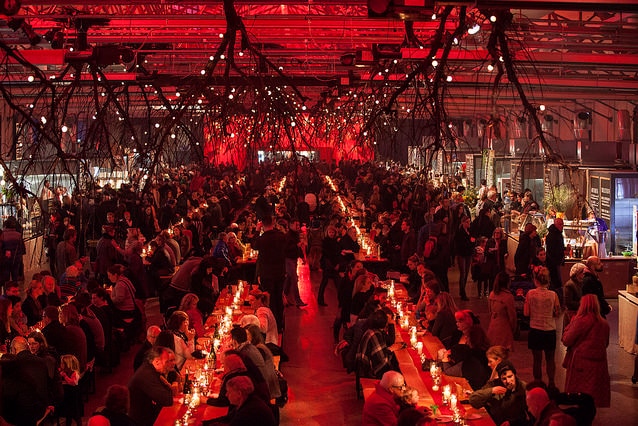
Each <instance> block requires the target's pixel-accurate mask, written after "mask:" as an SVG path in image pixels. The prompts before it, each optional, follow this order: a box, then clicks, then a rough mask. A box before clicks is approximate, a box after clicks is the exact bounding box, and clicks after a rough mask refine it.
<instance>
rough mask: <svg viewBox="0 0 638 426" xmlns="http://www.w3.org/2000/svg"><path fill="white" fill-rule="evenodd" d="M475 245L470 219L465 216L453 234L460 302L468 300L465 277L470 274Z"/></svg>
mask: <svg viewBox="0 0 638 426" xmlns="http://www.w3.org/2000/svg"><path fill="white" fill-rule="evenodd" d="M475 243H476V239H475V238H474V237H473V236H472V235H471V234H470V218H469V217H467V216H466V217H464V218H463V219H461V226H460V227H459V229H458V230H457V231H456V233H455V234H454V244H453V246H454V254H455V255H456V264H457V266H458V267H459V292H460V296H461V300H468V298H467V294H466V292H465V285H466V284H467V276H468V274H469V272H470V264H471V262H472V254H473V253H474V245H475Z"/></svg>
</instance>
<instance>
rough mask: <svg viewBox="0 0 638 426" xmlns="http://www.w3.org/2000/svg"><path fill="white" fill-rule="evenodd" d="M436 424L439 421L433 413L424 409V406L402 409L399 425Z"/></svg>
mask: <svg viewBox="0 0 638 426" xmlns="http://www.w3.org/2000/svg"><path fill="white" fill-rule="evenodd" d="M413 425H417V426H436V425H437V422H436V420H434V419H433V418H432V415H430V414H427V409H426V412H424V411H423V408H417V407H409V408H405V409H403V410H401V412H400V413H399V419H398V423H397V426H413Z"/></svg>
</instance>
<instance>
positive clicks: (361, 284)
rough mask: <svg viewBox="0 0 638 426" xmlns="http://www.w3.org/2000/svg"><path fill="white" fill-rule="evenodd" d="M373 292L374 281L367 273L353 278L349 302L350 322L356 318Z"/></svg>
mask: <svg viewBox="0 0 638 426" xmlns="http://www.w3.org/2000/svg"><path fill="white" fill-rule="evenodd" d="M373 293H374V283H373V280H372V277H371V276H370V275H369V274H364V275H360V276H359V277H357V279H356V280H354V287H353V288H352V302H351V304H350V323H354V322H355V321H356V320H357V316H358V315H359V312H361V310H362V309H363V307H364V306H365V304H366V303H367V302H368V300H370V298H371V297H372V294H373Z"/></svg>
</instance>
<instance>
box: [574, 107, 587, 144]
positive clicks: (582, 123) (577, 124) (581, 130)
mask: <svg viewBox="0 0 638 426" xmlns="http://www.w3.org/2000/svg"><path fill="white" fill-rule="evenodd" d="M590 130H591V112H589V111H580V112H579V113H577V114H576V117H575V118H574V137H575V138H576V139H578V140H580V139H589V138H590Z"/></svg>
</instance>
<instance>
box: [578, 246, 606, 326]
mask: <svg viewBox="0 0 638 426" xmlns="http://www.w3.org/2000/svg"><path fill="white" fill-rule="evenodd" d="M585 266H586V267H587V269H585V275H583V290H582V291H583V296H584V295H586V294H595V295H596V297H597V298H598V303H599V304H600V315H602V317H603V318H605V317H606V316H607V314H608V313H609V312H611V306H609V303H607V301H606V300H605V291H604V290H603V283H602V282H601V281H600V277H599V274H600V273H601V272H602V271H603V263H602V262H601V261H600V258H599V257H598V256H589V257H588V258H587V260H586V261H585Z"/></svg>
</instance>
